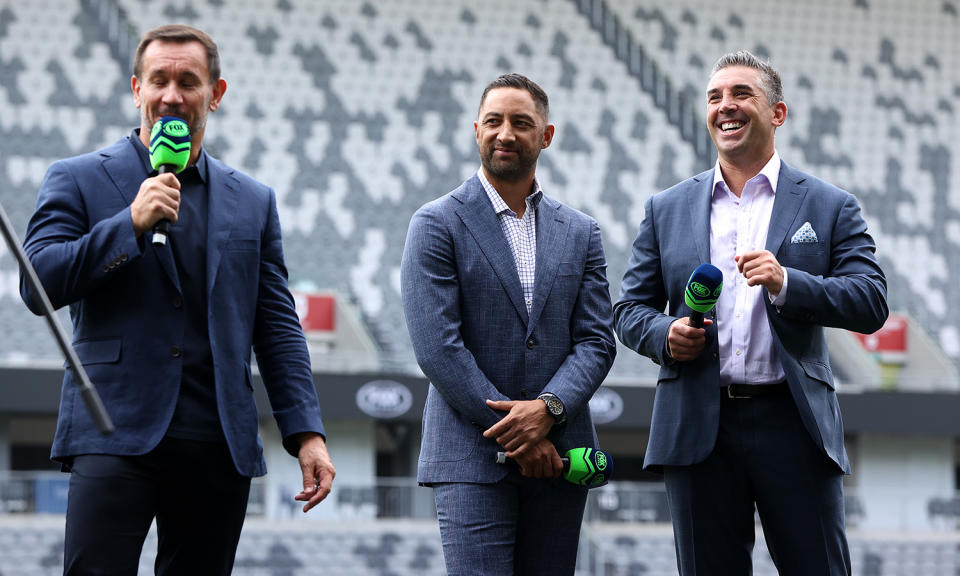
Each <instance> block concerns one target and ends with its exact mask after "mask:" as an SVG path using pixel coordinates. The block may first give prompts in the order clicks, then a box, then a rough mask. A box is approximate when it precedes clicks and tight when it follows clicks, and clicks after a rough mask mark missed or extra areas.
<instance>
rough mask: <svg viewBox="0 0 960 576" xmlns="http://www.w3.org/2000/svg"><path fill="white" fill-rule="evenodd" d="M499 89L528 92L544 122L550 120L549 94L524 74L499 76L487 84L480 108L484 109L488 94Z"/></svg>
mask: <svg viewBox="0 0 960 576" xmlns="http://www.w3.org/2000/svg"><path fill="white" fill-rule="evenodd" d="M497 88H519V89H520V90H526V91H527V92H529V93H530V95H531V96H533V102H534V103H535V104H536V106H537V112H539V113H540V114H542V115H543V119H544V121H546V120H548V118H549V116H550V100H549V99H548V98H547V93H546V92H544V91H543V88H541V87H540V85H539V84H537V83H536V82H534V81H533V80H531V79H529V78H527V77H526V76H524V75H523V74H516V73H511V74H503V75H501V76H498V77H497V79H496V80H494V81H493V82H491V83H489V84H487V87H486V88H484V89H483V96H481V97H480V108H483V103H484V102H486V100H487V94H489V93H490V91H491V90H496V89H497ZM478 113H479V109H478Z"/></svg>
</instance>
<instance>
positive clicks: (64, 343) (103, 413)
mask: <svg viewBox="0 0 960 576" xmlns="http://www.w3.org/2000/svg"><path fill="white" fill-rule="evenodd" d="M0 229H2V231H3V237H4V239H5V240H6V241H7V246H9V247H10V251H11V252H13V255H14V256H15V257H16V258H17V262H19V263H20V272H21V274H23V277H24V278H26V280H27V282H29V283H30V288H32V289H33V293H34V294H35V295H36V297H37V299H38V300H40V304H41V305H42V306H43V315H44V316H45V317H46V319H47V325H49V326H50V331H51V332H53V335H54V336H55V337H56V339H57V344H59V345H60V351H61V352H63V355H64V356H65V357H66V358H67V363H68V364H69V366H70V368H71V369H72V370H73V373H74V375H75V376H76V377H77V382H79V385H80V396H81V397H82V398H83V401H84V403H85V404H86V405H87V410H88V411H89V412H90V416H91V417H92V418H93V422H94V424H96V426H97V430H99V431H100V433H101V434H110V433H112V432H113V422H112V421H111V420H110V415H109V414H107V410H106V409H105V408H104V407H103V401H102V400H100V395H99V394H97V389H96V388H94V387H93V384H92V383H91V382H90V378H89V377H88V376H87V371H86V370H84V369H83V364H81V363H80V358H79V357H77V352H76V351H75V350H74V349H73V346H71V345H70V341H69V340H68V339H67V335H66V334H65V333H64V331H63V327H61V326H60V323H59V322H57V317H56V316H55V315H54V311H53V305H52V304H50V298H48V297H47V292H46V291H45V290H44V289H43V286H42V285H41V284H40V278H39V277H37V272H36V270H34V269H33V265H32V264H31V263H30V260H29V259H28V258H27V254H26V253H25V252H24V251H23V247H22V246H21V245H20V241H19V240H18V239H17V235H16V234H15V233H14V231H13V226H12V225H11V224H10V220H9V219H8V218H7V212H6V211H5V210H4V209H3V203H0Z"/></svg>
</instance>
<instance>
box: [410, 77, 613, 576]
mask: <svg viewBox="0 0 960 576" xmlns="http://www.w3.org/2000/svg"><path fill="white" fill-rule="evenodd" d="M474 129H475V132H476V139H477V145H478V147H479V150H480V160H481V164H482V166H481V168H480V170H478V171H477V173H476V174H475V175H474V176H472V177H471V178H470V179H469V180H467V181H466V182H464V183H463V184H462V185H461V186H460V187H459V188H457V189H456V190H454V191H453V192H451V193H449V194H447V195H445V196H443V197H441V198H439V199H437V200H434V201H432V202H429V203H428V204H426V205H425V206H423V207H422V208H420V210H418V211H417V213H416V214H414V216H413V219H412V220H411V222H410V229H409V232H408V234H407V241H406V245H405V246H404V253H403V263H402V266H401V282H402V292H403V306H404V312H405V314H406V319H407V328H408V329H409V332H410V338H411V340H412V341H413V347H414V352H415V353H416V356H417V361H418V362H419V364H420V367H421V368H422V369H423V372H424V374H426V376H427V377H428V378H429V379H430V382H431V385H430V390H429V392H428V394H427V402H426V406H425V407H424V415H423V441H422V445H421V451H420V462H419V471H418V480H419V482H420V483H421V484H423V485H426V486H432V487H433V488H434V496H435V498H436V503H437V515H438V518H439V521H440V533H441V537H442V541H443V551H444V558H445V561H446V565H447V571H448V573H449V574H452V575H456V574H484V575H501V574H514V573H516V574H551V575H555V574H573V572H574V567H575V564H576V556H577V541H578V537H579V531H580V523H581V520H582V517H583V508H584V504H585V503H586V489H584V488H581V487H577V486H574V485H573V484H569V483H566V482H565V481H564V480H562V479H561V478H559V476H560V475H561V472H562V469H563V466H562V464H561V461H560V456H561V454H563V453H564V452H565V451H566V450H569V449H571V448H575V447H581V446H587V447H593V448H595V447H596V442H597V441H596V433H595V432H594V428H593V421H592V420H591V418H590V410H589V407H588V402H589V400H590V397H591V396H592V395H593V393H594V391H596V389H597V388H598V387H599V386H600V383H601V382H602V381H603V379H604V377H606V375H607V371H608V370H609V369H610V365H611V364H612V363H613V358H614V354H615V350H616V348H615V341H614V337H613V331H612V312H611V306H610V294H609V288H608V284H607V280H606V261H605V258H604V254H603V246H602V244H601V240H600V230H599V228H598V226H597V223H596V222H595V221H594V220H593V219H591V218H589V217H587V216H585V215H584V214H582V213H580V212H577V211H575V210H573V209H571V208H569V207H567V206H564V205H563V204H561V203H559V202H557V201H555V200H553V199H551V198H549V197H547V196H546V195H544V194H543V192H542V191H541V189H540V183H539V181H538V180H537V179H536V177H535V171H536V165H537V158H538V157H539V155H540V151H541V150H543V149H545V148H547V147H548V146H549V145H550V142H551V140H552V139H553V134H554V126H553V125H551V124H549V122H548V101H547V95H546V94H545V93H544V91H543V90H542V89H541V88H540V87H539V86H538V85H537V84H535V83H534V82H532V81H530V80H529V79H527V78H525V77H524V76H521V75H519V74H507V75H504V76H501V77H499V78H497V79H496V80H494V81H493V82H492V83H491V84H490V85H488V86H487V88H486V89H485V90H484V93H483V96H482V98H481V100H480V110H479V113H478V118H477V121H476V122H475V123H474ZM498 451H505V452H506V454H507V456H508V457H509V458H510V459H511V462H509V463H508V464H507V465H501V464H497V463H496V454H497V452H498Z"/></svg>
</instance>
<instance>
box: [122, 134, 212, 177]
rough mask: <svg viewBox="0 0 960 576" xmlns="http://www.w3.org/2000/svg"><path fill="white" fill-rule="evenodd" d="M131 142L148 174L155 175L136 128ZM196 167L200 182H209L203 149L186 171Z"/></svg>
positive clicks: (147, 151) (147, 152) (148, 152)
mask: <svg viewBox="0 0 960 576" xmlns="http://www.w3.org/2000/svg"><path fill="white" fill-rule="evenodd" d="M130 141H131V142H133V149H134V150H136V151H137V155H138V156H140V161H141V162H143V165H144V166H145V167H146V169H147V174H154V173H155V172H156V171H155V170H154V169H153V165H152V164H151V163H150V151H149V150H147V147H146V146H144V145H143V142H141V141H140V129H139V128H134V129H133V132H132V133H131V134H130ZM194 166H196V168H197V172H196V173H197V175H199V176H200V180H201V181H202V182H204V183H206V182H207V155H206V154H204V153H203V149H202V148H201V149H200V154H199V155H198V156H197V161H196V163H194V165H193V166H188V167H186V168H184V170H189V169H191V168H193V167H194Z"/></svg>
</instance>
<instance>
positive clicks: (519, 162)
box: [480, 146, 540, 182]
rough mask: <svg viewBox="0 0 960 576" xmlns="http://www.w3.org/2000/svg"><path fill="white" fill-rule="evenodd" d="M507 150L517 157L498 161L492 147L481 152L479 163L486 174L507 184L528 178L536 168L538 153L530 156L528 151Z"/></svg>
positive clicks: (521, 149)
mask: <svg viewBox="0 0 960 576" xmlns="http://www.w3.org/2000/svg"><path fill="white" fill-rule="evenodd" d="M507 150H509V151H511V152H515V153H516V154H517V157H516V158H513V159H510V160H504V159H499V160H498V159H496V158H495V157H494V155H495V153H496V151H497V149H496V147H494V146H490V147H489V148H486V149H485V150H482V151H481V153H480V163H481V164H482V165H483V168H484V169H485V170H486V171H487V173H488V174H490V175H491V176H493V177H495V178H497V179H499V180H503V181H507V182H512V181H516V180H522V179H523V178H526V177H528V176H530V174H531V173H532V172H533V170H534V168H536V166H537V158H538V157H539V156H540V154H539V151H538V152H536V153H533V154H531V153H530V151H528V150H524V149H523V148H508V149H507Z"/></svg>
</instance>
